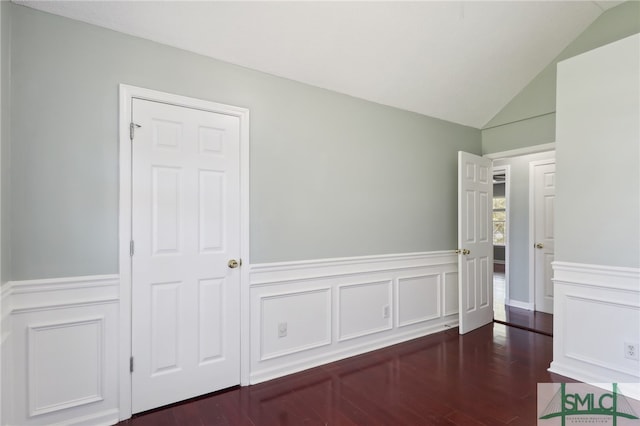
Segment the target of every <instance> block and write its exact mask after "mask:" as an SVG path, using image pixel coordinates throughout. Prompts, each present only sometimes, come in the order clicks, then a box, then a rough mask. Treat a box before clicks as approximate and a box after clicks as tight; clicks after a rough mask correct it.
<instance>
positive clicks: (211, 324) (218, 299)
mask: <svg viewBox="0 0 640 426" xmlns="http://www.w3.org/2000/svg"><path fill="white" fill-rule="evenodd" d="M199 285H200V288H199V313H198V332H199V339H198V341H199V351H198V352H199V362H200V364H204V363H207V362H212V361H215V360H216V359H219V358H221V357H222V356H223V354H224V350H223V342H224V321H223V319H224V318H225V315H224V309H225V306H224V304H223V301H224V300H225V299H224V293H223V292H224V280H223V279H208V280H200V284H199Z"/></svg>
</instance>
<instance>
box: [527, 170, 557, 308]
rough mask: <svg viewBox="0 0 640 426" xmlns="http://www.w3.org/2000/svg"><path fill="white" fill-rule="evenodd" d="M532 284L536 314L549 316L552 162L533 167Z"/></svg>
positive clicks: (551, 253)
mask: <svg viewBox="0 0 640 426" xmlns="http://www.w3.org/2000/svg"><path fill="white" fill-rule="evenodd" d="M532 167H533V173H532V175H533V192H534V193H533V214H534V218H533V228H534V229H533V235H534V244H533V251H534V253H533V262H534V264H533V276H534V278H533V281H534V287H535V309H536V311H541V312H546V313H549V314H552V313H553V281H552V278H553V270H552V268H551V262H553V259H554V251H555V243H554V236H553V235H554V225H553V215H554V208H555V189H556V184H555V170H556V169H555V168H556V166H555V163H543V164H533V165H532Z"/></svg>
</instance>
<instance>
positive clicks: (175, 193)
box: [151, 166, 181, 255]
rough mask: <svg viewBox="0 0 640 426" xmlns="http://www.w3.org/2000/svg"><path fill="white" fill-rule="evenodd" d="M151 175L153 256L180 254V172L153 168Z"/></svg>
mask: <svg viewBox="0 0 640 426" xmlns="http://www.w3.org/2000/svg"><path fill="white" fill-rule="evenodd" d="M151 173H152V189H151V198H152V199H151V209H152V219H151V226H152V229H151V240H152V247H153V254H154V255H162V254H177V253H179V252H180V179H181V170H180V169H179V168H173V167H159V166H154V167H153V168H152V172H151Z"/></svg>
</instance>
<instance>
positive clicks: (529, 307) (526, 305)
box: [505, 299, 535, 311]
mask: <svg viewBox="0 0 640 426" xmlns="http://www.w3.org/2000/svg"><path fill="white" fill-rule="evenodd" d="M505 305H508V306H513V307H514V308H520V309H526V310H527V311H533V310H534V309H535V306H534V305H533V303H529V302H521V301H520V300H514V299H509V300H507V301H506V302H505Z"/></svg>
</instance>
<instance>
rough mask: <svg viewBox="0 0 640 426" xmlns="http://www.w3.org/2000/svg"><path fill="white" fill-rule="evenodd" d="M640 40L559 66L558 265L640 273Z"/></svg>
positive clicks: (623, 42)
mask: <svg viewBox="0 0 640 426" xmlns="http://www.w3.org/2000/svg"><path fill="white" fill-rule="evenodd" d="M638 76H640V35H635V36H632V37H629V38H626V39H623V40H620V41H617V42H615V43H612V44H610V45H608V46H605V47H603V48H601V49H598V50H594V51H592V52H588V53H585V54H584V55H580V56H577V57H575V58H572V59H570V60H568V61H566V62H563V63H561V64H559V65H558V141H557V143H556V151H557V166H558V167H557V174H556V177H557V203H556V257H555V258H556V260H558V261H563V262H577V263H586V264H598V265H608V266H623V267H634V268H637V267H640V79H639V78H638Z"/></svg>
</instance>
